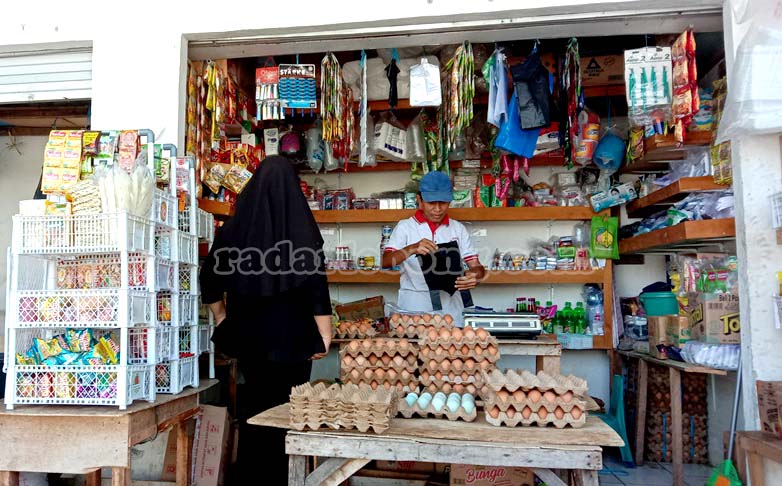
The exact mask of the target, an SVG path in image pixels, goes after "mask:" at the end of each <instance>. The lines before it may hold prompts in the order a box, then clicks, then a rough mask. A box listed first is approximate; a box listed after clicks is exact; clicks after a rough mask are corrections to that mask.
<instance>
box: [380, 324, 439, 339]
mask: <svg viewBox="0 0 782 486" xmlns="http://www.w3.org/2000/svg"><path fill="white" fill-rule="evenodd" d="M432 329H434V330H435V331H436V330H437V329H439V328H437V327H435V326H431V325H425V324H418V325H417V326H415V325H412V324H411V325H409V326H405V325H404V324H399V325H397V326H396V327H394V326H390V327H389V330H388V335H389V336H390V337H393V338H410V339H424V338H425V337H426V336H427V334H428V333H429V331H430V330H432Z"/></svg>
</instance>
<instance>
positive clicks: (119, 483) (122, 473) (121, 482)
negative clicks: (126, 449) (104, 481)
mask: <svg viewBox="0 0 782 486" xmlns="http://www.w3.org/2000/svg"><path fill="white" fill-rule="evenodd" d="M111 486H130V468H127V467H113V468H111Z"/></svg>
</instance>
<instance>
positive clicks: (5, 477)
mask: <svg viewBox="0 0 782 486" xmlns="http://www.w3.org/2000/svg"><path fill="white" fill-rule="evenodd" d="M0 486H19V472H18V471H0Z"/></svg>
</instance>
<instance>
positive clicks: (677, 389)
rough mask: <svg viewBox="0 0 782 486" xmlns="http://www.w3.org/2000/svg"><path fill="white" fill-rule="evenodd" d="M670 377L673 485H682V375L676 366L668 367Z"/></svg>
mask: <svg viewBox="0 0 782 486" xmlns="http://www.w3.org/2000/svg"><path fill="white" fill-rule="evenodd" d="M669 370H670V377H671V429H672V432H673V440H672V442H673V447H672V448H671V449H673V450H672V451H671V454H672V455H673V460H672V462H673V486H683V485H684V464H682V459H683V457H682V454H683V447H684V445H683V443H682V375H681V372H680V371H679V370H677V369H676V368H669Z"/></svg>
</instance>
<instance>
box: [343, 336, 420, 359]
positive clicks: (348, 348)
mask: <svg viewBox="0 0 782 486" xmlns="http://www.w3.org/2000/svg"><path fill="white" fill-rule="evenodd" d="M386 354H387V355H389V356H391V357H394V356H397V355H399V356H402V357H404V358H407V357H408V356H409V355H411V354H414V355H416V356H418V346H417V345H415V344H414V343H411V342H409V341H408V340H407V339H399V340H395V339H385V338H377V339H362V340H360V341H359V340H353V341H350V342H349V343H347V344H346V345H345V346H344V347H343V348H342V351H340V355H341V356H340V357H343V356H344V355H348V356H350V357H352V358H356V357H357V356H363V357H364V358H369V357H370V356H376V357H378V358H382V356H383V355H386Z"/></svg>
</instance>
